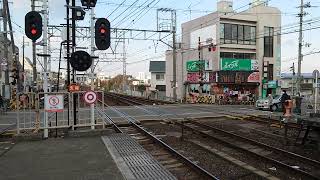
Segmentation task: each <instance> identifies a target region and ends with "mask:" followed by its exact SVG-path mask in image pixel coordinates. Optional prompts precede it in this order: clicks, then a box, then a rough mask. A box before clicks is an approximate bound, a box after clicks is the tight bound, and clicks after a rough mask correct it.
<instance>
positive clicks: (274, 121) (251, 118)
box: [193, 106, 301, 129]
mask: <svg viewBox="0 0 320 180" xmlns="http://www.w3.org/2000/svg"><path fill="white" fill-rule="evenodd" d="M193 108H195V109H202V110H208V111H212V110H213V109H212V108H207V107H197V106H193ZM214 110H215V111H218V113H219V114H221V115H225V116H230V117H232V118H236V119H241V120H246V121H253V122H257V123H263V124H277V125H283V123H281V121H280V119H273V118H267V117H261V116H257V115H253V114H248V113H239V112H235V111H226V110H225V109H221V108H216V109H214ZM287 125H288V126H287V127H288V128H292V129H300V128H301V125H300V124H297V123H293V122H288V123H287Z"/></svg>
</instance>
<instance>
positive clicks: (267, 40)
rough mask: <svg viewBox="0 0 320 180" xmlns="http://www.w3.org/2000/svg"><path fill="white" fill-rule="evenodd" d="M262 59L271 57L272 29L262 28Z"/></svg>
mask: <svg viewBox="0 0 320 180" xmlns="http://www.w3.org/2000/svg"><path fill="white" fill-rule="evenodd" d="M264 57H273V27H264Z"/></svg>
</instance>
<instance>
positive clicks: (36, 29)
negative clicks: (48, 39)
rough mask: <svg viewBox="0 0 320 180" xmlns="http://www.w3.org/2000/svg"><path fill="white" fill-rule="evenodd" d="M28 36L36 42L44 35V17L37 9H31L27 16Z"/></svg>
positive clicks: (26, 27) (26, 31)
mask: <svg viewBox="0 0 320 180" xmlns="http://www.w3.org/2000/svg"><path fill="white" fill-rule="evenodd" d="M24 23H25V28H24V29H25V33H26V36H27V37H28V38H29V39H31V40H32V41H33V42H35V41H36V40H37V39H39V38H40V37H41V36H42V17H41V15H40V13H38V12H36V11H30V12H28V13H27V14H26V16H25V22H24Z"/></svg>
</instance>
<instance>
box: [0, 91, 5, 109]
mask: <svg viewBox="0 0 320 180" xmlns="http://www.w3.org/2000/svg"><path fill="white" fill-rule="evenodd" d="M1 108H3V109H4V100H3V98H2V96H1V95H0V109H1ZM4 110H5V109H4Z"/></svg>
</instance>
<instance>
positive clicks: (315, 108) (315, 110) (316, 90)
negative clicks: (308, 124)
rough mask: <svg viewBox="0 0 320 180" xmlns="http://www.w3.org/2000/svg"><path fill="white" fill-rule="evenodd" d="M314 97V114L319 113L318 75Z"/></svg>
mask: <svg viewBox="0 0 320 180" xmlns="http://www.w3.org/2000/svg"><path fill="white" fill-rule="evenodd" d="M315 88H316V89H315V95H314V113H317V103H318V73H316V87H315Z"/></svg>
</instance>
